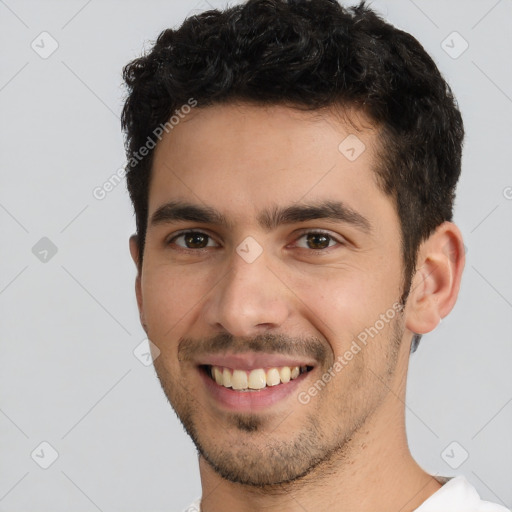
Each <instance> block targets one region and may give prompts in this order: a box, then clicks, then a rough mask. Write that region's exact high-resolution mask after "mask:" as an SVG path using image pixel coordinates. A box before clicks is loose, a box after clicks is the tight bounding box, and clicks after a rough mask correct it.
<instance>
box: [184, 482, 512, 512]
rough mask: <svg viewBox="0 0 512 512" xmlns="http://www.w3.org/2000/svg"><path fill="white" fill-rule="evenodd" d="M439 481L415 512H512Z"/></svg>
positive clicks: (468, 488) (195, 506)
mask: <svg viewBox="0 0 512 512" xmlns="http://www.w3.org/2000/svg"><path fill="white" fill-rule="evenodd" d="M439 480H442V481H444V480H447V481H446V483H445V484H444V485H443V486H442V487H441V489H439V490H438V491H437V492H435V493H434V494H432V496H430V498H428V499H426V500H425V501H424V502H423V503H422V504H421V505H420V506H419V507H418V508H417V509H416V510H415V511H414V512H511V511H510V510H509V509H507V508H505V507H503V506H502V505H498V504H497V503H491V502H490V501H482V500H481V499H480V496H479V495H478V493H477V491H476V489H475V488H474V487H473V486H472V485H471V484H470V483H469V482H468V481H467V480H466V477H464V476H462V475H461V476H456V477H449V478H439ZM441 483H442V482H441ZM200 505H201V499H200V498H198V499H197V500H195V501H194V502H193V503H191V504H190V506H189V507H188V508H186V509H185V510H184V511H183V512H201V508H200Z"/></svg>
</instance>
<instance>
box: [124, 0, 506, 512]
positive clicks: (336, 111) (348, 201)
mask: <svg viewBox="0 0 512 512" xmlns="http://www.w3.org/2000/svg"><path fill="white" fill-rule="evenodd" d="M124 78H125V81H126V83H127V85H128V89H129V95H128V97H127V100H126V103H125V106H124V110H123V128H124V129H125V131H126V134H127V154H128V166H127V167H128V173H127V182H128V188H129V192H130V196H131V199H132V201H133V204H134V209H135V213H136V223H137V233H136V235H134V236H132V237H131V239H130V251H131V255H132V257H133V260H134V262H135V264H136V265H137V269H138V276H137V279H136V295H137V301H138V306H139V311H140V316H141V323H142V325H143V327H144V329H145V331H146V333H147V335H148V338H149V339H150V340H151V342H152V345H151V347H152V350H153V354H154V356H155V359H154V364H155V369H156V372H157V375H158V378H159V380H160V382H161V384H162V388H163V390H164V392H165V394H166V396H167V397H168V399H169V401H170V403H171V405H172V407H173V408H174V410H175V411H176V413H177V415H178V417H179V419H180V420H181V422H182V423H183V426H184V427H185V429H186V431H187V433H188V434H189V435H190V437H191V438H192V440H193V441H194V443H195V445H196V447H197V450H198V453H199V467H200V474H201V484H202V498H201V499H200V500H197V501H196V502H195V503H194V504H192V505H191V507H189V509H188V510H201V511H202V512H218V511H221V510H222V511H224V512H240V511H248V512H249V511H256V510H266V511H280V512H281V511H290V512H292V511H299V510H300V511H303V510H307V511H308V512H315V511H320V510H322V511H333V512H334V511H336V512H348V511H351V512H354V511H358V512H368V511H372V512H373V511H377V510H378V511H379V512H387V511H390V512H391V511H393V512H398V511H400V512H406V511H413V510H416V511H421V512H427V511H429V512H430V511H441V510H442V511H443V512H448V511H455V510H456V511H457V512H463V511H471V512H475V511H503V510H505V509H504V508H503V507H501V506H499V505H494V504H491V503H488V502H483V501H481V500H480V498H479V496H478V494H477V493H476V491H475V489H474V488H473V487H472V486H471V485H470V484H469V483H468V482H467V481H466V480H465V479H464V478H463V477H462V476H460V477H456V478H453V479H447V478H435V477H433V476H432V475H429V474H428V473H427V472H425V471H424V470H423V469H422V468H421V467H420V466H419V465H418V464H417V463H416V462H415V460H414V459H413V458H412V456H411V454H410V451H409V448H408V445H407V437H406V432H405V412H404V407H405V405H404V404H405V390H406V376H407V368H408V360H409V356H410V353H411V352H412V351H414V350H415V348H416V346H417V343H418V342H419V340H420V337H421V335H422V334H425V333H428V332H430V331H432V330H433V329H435V328H436V326H437V325H438V324H439V322H440V321H441V319H442V318H444V317H445V316H446V315H447V314H448V313H449V312H450V311H451V309H452V308H453V305H454V303H455V301H456V298H457V294H458V291H459V285H460V280H461V275H462V271H463V267H464V248H463V242H462V236H461V233H460V231H459V229H458V228H457V227H456V225H454V224H453V223H452V222H451V219H452V207H453V199H454V190H455V186H456V183H457V180H458V177H459V173H460V162H461V148H462V140H463V132H464V130H463V124H462V119H461V116H460V113H459V111H458V109H457V106H456V103H455V100H454V98H453V97H452V94H451V91H450V88H449V87H448V85H447V84H446V83H445V81H444V80H443V78H442V77H441V75H440V73H439V71H438V69H437V68H436V66H435V64H434V62H433V61H432V60H431V58H430V57H429V56H428V55H427V54H426V53H425V51H424V50H423V48H422V47H421V45H420V44H419V43H418V42H417V41H416V40H415V39H414V38H413V37H412V36H410V35H409V34H406V33H404V32H402V31H400V30H397V29H396V28H394V27H392V26H391V25H389V24H387V23H386V22H384V21H383V20H382V19H380V18H379V17H378V16H377V15H376V14H375V13H374V12H373V11H372V10H371V9H369V8H368V7H367V6H366V5H365V4H364V3H362V4H360V5H359V6H358V7H354V8H350V9H347V8H343V7H341V6H340V5H339V4H338V3H337V2H336V1H335V0H314V1H308V0H295V1H291V0H289V1H288V2H287V1H285V0H249V1H248V2H247V3H245V4H243V5H239V6H234V7H231V8H228V9H226V10H225V11H223V12H219V11H209V12H206V13H203V14H201V15H200V16H194V17H191V18H189V19H187V20H186V21H185V22H184V23H183V25H182V26H181V27H180V28H179V29H177V30H171V29H169V30H165V31H164V32H162V33H161V34H160V36H159V38H158V40H157V41H156V43H155V45H154V46H153V48H152V49H151V51H150V52H149V53H148V54H147V55H145V56H144V57H141V58H139V59H136V60H135V61H133V62H131V63H130V64H129V65H128V66H127V67H126V68H125V70H124Z"/></svg>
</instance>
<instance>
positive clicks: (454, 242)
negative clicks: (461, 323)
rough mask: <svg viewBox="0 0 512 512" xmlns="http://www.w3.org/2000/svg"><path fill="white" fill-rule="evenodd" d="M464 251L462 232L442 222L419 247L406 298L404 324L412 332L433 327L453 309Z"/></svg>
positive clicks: (419, 332)
mask: <svg viewBox="0 0 512 512" xmlns="http://www.w3.org/2000/svg"><path fill="white" fill-rule="evenodd" d="M464 262H465V254H464V244H463V241H462V234H461V232H460V230H459V228H458V227H457V226H456V225H455V224H453V223H452V222H443V224H441V225H439V226H438V227H437V229H436V230H435V232H434V233H432V235H431V236H430V237H429V238H428V239H427V240H425V241H424V242H423V243H422V244H421V246H420V248H419V250H418V257H417V262H416V265H417V266H416V268H417V271H416V274H415V275H414V278H413V280H412V285H411V291H410V294H409V298H408V300H407V310H408V312H407V319H406V326H407V328H408V329H409V330H411V331H412V332H414V333H416V334H426V333H427V332H431V331H433V330H434V329H435V328H436V327H437V326H438V325H439V323H440V322H441V319H442V318H444V317H445V316H446V315H448V313H449V312H450V311H451V310H452V309H453V306H454V305H455V302H456V300H457V296H458V293H459V289H460V282H461V278H462V271H463V269H464Z"/></svg>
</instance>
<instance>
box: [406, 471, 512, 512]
mask: <svg viewBox="0 0 512 512" xmlns="http://www.w3.org/2000/svg"><path fill="white" fill-rule="evenodd" d="M438 480H440V481H441V483H443V482H446V483H444V484H443V486H442V487H441V488H440V489H439V490H438V491H437V492H435V493H434V494H432V496H430V498H428V499H427V500H426V501H424V502H423V503H422V504H421V505H420V506H419V508H417V509H416V510H415V511H414V512H449V511H454V512H455V511H456V512H510V510H509V509H507V508H505V507H504V506H502V505H499V504H497V503H491V502H490V501H483V500H482V499H481V498H480V496H479V495H478V492H477V491H476V489H475V488H474V487H473V485H471V484H470V483H469V482H468V480H467V479H466V477H464V476H462V475H460V476H456V477H451V478H438Z"/></svg>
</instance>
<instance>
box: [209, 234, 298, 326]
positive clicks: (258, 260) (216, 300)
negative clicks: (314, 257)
mask: <svg viewBox="0 0 512 512" xmlns="http://www.w3.org/2000/svg"><path fill="white" fill-rule="evenodd" d="M248 238H250V237H248ZM258 246H259V244H258ZM258 246H256V244H255V243H254V241H252V240H247V239H246V240H244V242H242V243H241V244H240V245H239V246H238V247H237V248H236V250H234V251H233V254H232V255H231V258H230V261H229V263H228V264H229V272H227V273H226V275H225V276H224V278H223V280H222V284H221V286H218V287H216V289H215V290H214V297H213V298H212V300H211V301H209V303H208V311H207V312H206V318H207V320H208V323H209V324H210V325H211V326H216V327H217V328H218V327H219V326H222V327H223V328H224V329H225V330H227V331H229V332H231V334H232V335H234V336H251V335H254V334H256V333H257V332H259V331H260V330H261V328H262V325H263V324H264V326H265V328H266V329H269V328H275V327H278V326H279V325H281V324H282V323H283V322H284V321H285V320H286V318H287V317H288V313H289V304H288V303H287V294H286V288H285V286H284V285H283V283H281V282H280V281H279V279H278V278H277V277H276V275H275V274H274V273H273V272H272V271H271V270H270V268H269V266H270V261H269V259H268V257H267V255H266V254H265V252H264V251H263V248H262V247H261V246H259V247H260V248H258Z"/></svg>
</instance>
